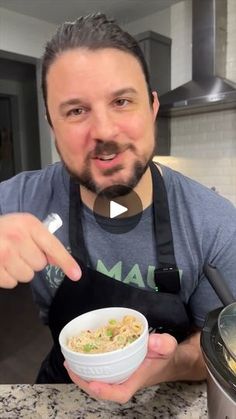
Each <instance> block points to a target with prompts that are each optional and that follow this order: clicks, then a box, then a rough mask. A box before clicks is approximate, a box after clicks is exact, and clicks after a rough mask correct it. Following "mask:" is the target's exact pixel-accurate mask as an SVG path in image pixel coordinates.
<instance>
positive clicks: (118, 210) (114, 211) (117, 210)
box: [110, 201, 128, 218]
mask: <svg viewBox="0 0 236 419" xmlns="http://www.w3.org/2000/svg"><path fill="white" fill-rule="evenodd" d="M126 211H128V208H126V207H124V206H123V205H120V204H118V203H117V202H115V201H110V218H115V217H118V216H119V215H121V214H124V212H126Z"/></svg>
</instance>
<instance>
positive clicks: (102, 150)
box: [90, 140, 134, 158]
mask: <svg viewBox="0 0 236 419" xmlns="http://www.w3.org/2000/svg"><path fill="white" fill-rule="evenodd" d="M127 149H131V150H132V149H134V147H133V146H132V144H118V143H117V142H115V141H112V140H111V141H108V142H107V141H99V142H97V144H96V146H95V148H94V150H93V151H92V152H91V153H90V157H92V158H96V157H98V156H99V155H101V154H107V155H109V154H118V153H122V152H123V151H125V150H127Z"/></svg>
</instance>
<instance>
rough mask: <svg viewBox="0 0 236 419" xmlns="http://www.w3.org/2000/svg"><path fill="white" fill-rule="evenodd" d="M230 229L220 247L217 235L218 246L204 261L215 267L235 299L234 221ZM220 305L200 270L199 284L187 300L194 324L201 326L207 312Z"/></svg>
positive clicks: (235, 253)
mask: <svg viewBox="0 0 236 419" xmlns="http://www.w3.org/2000/svg"><path fill="white" fill-rule="evenodd" d="M232 230H233V231H232V234H231V236H230V237H228V240H227V241H226V242H225V243H224V244H223V245H222V246H221V247H220V245H219V244H220V238H219V237H218V241H219V243H218V246H217V245H216V246H215V247H214V249H213V251H214V254H213V252H212V253H211V254H210V255H209V257H208V258H207V259H206V260H205V263H210V264H212V265H213V266H215V267H216V268H217V270H218V271H219V273H220V275H221V277H222V285H223V286H224V283H225V284H226V285H227V287H228V288H229V290H230V291H231V293H232V297H234V299H235V301H236V223H235V225H234V226H233V225H232ZM221 306H223V303H222V301H221V300H220V299H219V297H218V296H217V294H216V292H215V290H214V289H213V287H212V286H211V284H210V282H209V281H208V279H207V278H206V276H205V275H204V273H203V272H202V273H201V276H200V278H199V284H198V286H197V288H196V289H195V291H194V293H193V294H192V296H191V297H190V300H189V307H190V310H191V313H192V316H193V319H194V323H195V324H196V326H198V327H203V325H204V321H205V318H206V316H207V313H208V312H210V311H212V310H214V309H215V308H217V307H221Z"/></svg>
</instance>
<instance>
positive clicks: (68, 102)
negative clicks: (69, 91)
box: [59, 98, 82, 111]
mask: <svg viewBox="0 0 236 419" xmlns="http://www.w3.org/2000/svg"><path fill="white" fill-rule="evenodd" d="M81 104H82V101H81V99H79V98H72V99H68V100H65V102H61V103H60V105H59V110H60V111H63V110H64V109H65V108H67V107H68V106H72V105H81Z"/></svg>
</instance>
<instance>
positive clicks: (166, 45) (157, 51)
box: [135, 31, 171, 156]
mask: <svg viewBox="0 0 236 419" xmlns="http://www.w3.org/2000/svg"><path fill="white" fill-rule="evenodd" d="M135 38H136V39H137V41H138V43H139V45H140V47H141V49H142V51H143V54H144V57H145V59H146V61H147V65H148V69H149V73H150V82H151V87H152V89H153V90H155V91H156V92H157V94H158V96H161V95H162V94H163V93H166V92H168V91H169V90H170V88H171V67H170V65H171V39H170V38H167V37H166V36H163V35H160V34H158V33H156V32H153V31H146V32H142V33H140V34H138V35H136V36H135ZM155 154H157V155H160V156H162V155H169V154H170V120H169V118H167V117H164V116H158V117H157V135H156V150H155Z"/></svg>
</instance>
